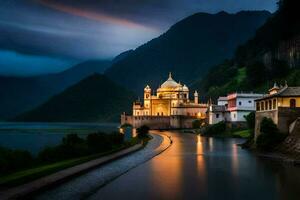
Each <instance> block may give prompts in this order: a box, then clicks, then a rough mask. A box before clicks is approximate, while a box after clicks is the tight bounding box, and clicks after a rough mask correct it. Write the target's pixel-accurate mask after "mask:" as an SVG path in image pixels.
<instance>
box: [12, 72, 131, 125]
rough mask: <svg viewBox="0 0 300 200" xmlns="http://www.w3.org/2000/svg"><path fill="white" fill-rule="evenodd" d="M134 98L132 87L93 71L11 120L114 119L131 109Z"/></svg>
mask: <svg viewBox="0 0 300 200" xmlns="http://www.w3.org/2000/svg"><path fill="white" fill-rule="evenodd" d="M134 99H135V95H134V94H133V93H132V92H131V91H128V90H127V89H125V88H123V87H122V86H119V85H117V84H115V83H114V82H112V81H111V80H109V79H108V78H107V77H106V76H104V75H100V74H94V75H91V76H89V77H88V78H86V79H83V80H82V81H80V82H79V83H77V84H75V85H73V86H71V87H69V88H67V89H66V90H65V91H63V92H62V93H60V94H58V95H56V96H54V97H52V98H50V99H49V100H48V101H47V102H46V103H44V104H43V105H41V106H39V107H37V108H36V109H33V110H32V111H29V112H26V113H24V114H22V115H20V116H18V117H17V118H15V119H14V121H24V122H29V121H30V122H113V121H116V122H117V121H118V120H119V119H120V114H121V113H122V112H129V111H130V110H131V102H132V101H133V100H134Z"/></svg>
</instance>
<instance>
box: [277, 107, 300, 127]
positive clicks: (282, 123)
mask: <svg viewBox="0 0 300 200" xmlns="http://www.w3.org/2000/svg"><path fill="white" fill-rule="evenodd" d="M298 117H300V108H282V107H279V108H278V123H277V126H278V129H279V130H280V131H281V132H283V133H288V132H289V126H290V125H291V124H292V123H293V122H294V121H295V120H296V119H297V118H298Z"/></svg>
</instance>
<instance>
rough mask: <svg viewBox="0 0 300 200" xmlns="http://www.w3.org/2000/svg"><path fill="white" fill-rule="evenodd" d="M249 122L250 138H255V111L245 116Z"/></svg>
mask: <svg viewBox="0 0 300 200" xmlns="http://www.w3.org/2000/svg"><path fill="white" fill-rule="evenodd" d="M244 117H245V119H246V122H247V126H248V129H249V130H250V138H254V129H255V112H251V113H249V115H246V116H244Z"/></svg>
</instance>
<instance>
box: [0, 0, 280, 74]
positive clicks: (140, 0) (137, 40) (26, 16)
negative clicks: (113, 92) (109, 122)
mask: <svg viewBox="0 0 300 200" xmlns="http://www.w3.org/2000/svg"><path fill="white" fill-rule="evenodd" d="M276 1H277V0H0V74H4V75H34V74H42V73H49V72H57V71H61V70H64V69H66V68H68V67H70V66H71V65H73V64H75V63H78V62H80V61H83V60H88V59H111V58H113V57H114V56H116V55H118V54H119V53H121V52H123V51H126V50H129V49H134V48H136V47H137V46H139V45H141V44H143V43H145V42H147V41H148V40H150V39H152V38H154V37H156V36H158V35H160V34H161V33H162V32H164V31H166V30H167V29H168V28H169V27H170V26H171V25H172V24H174V23H175V22H177V21H178V20H180V19H182V18H184V17H186V16H188V15H191V14H193V13H196V12H209V13H216V12H219V11H221V10H225V11H227V12H231V13H233V12H238V11H240V10H269V11H271V12H274V11H275V10H276Z"/></svg>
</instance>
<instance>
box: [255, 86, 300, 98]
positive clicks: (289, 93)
mask: <svg viewBox="0 0 300 200" xmlns="http://www.w3.org/2000/svg"><path fill="white" fill-rule="evenodd" d="M299 96H300V87H288V86H284V87H283V88H281V89H280V90H279V91H278V92H277V93H275V94H271V95H270V94H268V95H266V96H264V97H262V98H260V99H257V101H259V100H263V99H269V98H273V97H299Z"/></svg>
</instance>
